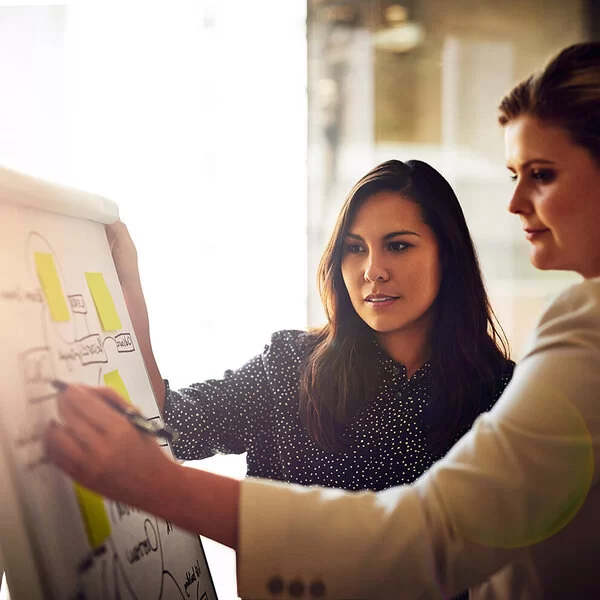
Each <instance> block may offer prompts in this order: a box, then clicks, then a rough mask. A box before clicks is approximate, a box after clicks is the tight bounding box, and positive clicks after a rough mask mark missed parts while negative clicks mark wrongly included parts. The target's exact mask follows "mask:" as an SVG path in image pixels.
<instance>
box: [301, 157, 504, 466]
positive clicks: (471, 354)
mask: <svg viewBox="0 0 600 600" xmlns="http://www.w3.org/2000/svg"><path fill="white" fill-rule="evenodd" d="M383 191H386V192H398V193H400V194H402V196H404V197H405V198H407V199H409V200H412V201H413V202H415V203H416V204H418V205H419V207H420V210H421V214H422V218H423V220H424V222H425V223H426V224H427V225H428V226H429V227H430V228H431V230H432V231H433V233H434V235H435V237H436V239H437V242H438V248H439V257H440V267H441V282H440V288H439V292H438V296H437V298H436V300H435V302H434V323H433V326H432V331H431V349H432V354H431V358H430V363H431V368H432V406H433V407H434V410H433V411H432V413H431V416H432V419H431V427H430V430H429V432H428V435H429V442H430V446H431V450H432V451H433V452H434V453H436V454H437V453H441V452H443V451H444V450H446V449H447V448H448V447H449V446H450V445H451V444H452V443H453V441H454V440H455V438H456V437H457V435H459V434H460V433H462V432H463V431H464V430H465V429H467V428H468V427H469V426H470V425H471V424H472V422H473V420H474V419H475V418H476V417H477V415H479V414H480V413H481V412H482V411H483V410H485V409H486V408H487V407H488V406H489V404H490V400H491V395H492V394H493V392H494V388H495V385H496V383H497V380H498V377H499V376H500V374H501V373H502V372H503V371H504V369H505V368H506V365H507V357H508V344H507V342H506V338H505V336H504V333H503V332H502V330H501V328H500V326H499V325H498V324H497V321H496V318H495V315H494V313H493V311H492V309H491V306H490V303H489V300H488V297H487V294H486V291H485V288H484V285H483V281H482V277H481V272H480V269H479V263H478V260H477V256H476V253H475V248H474V246H473V242H472V240H471V236H470V235H469V230H468V228H467V224H466V222H465V218H464V215H463V212H462V210H461V208H460V205H459V203H458V199H457V198H456V195H455V194H454V192H453V190H452V188H451V187H450V185H449V184H448V182H447V181H446V180H445V179H444V178H443V177H442V175H440V173H438V172H437V171H436V170H435V169H434V168H433V167H431V166H429V165H428V164H427V163H424V162H421V161H418V160H410V161H408V162H405V163H403V162H400V161H398V160H390V161H387V162H384V163H382V164H380V165H379V166H377V167H375V168H374V169H372V170H371V171H369V172H368V173H367V174H366V175H365V176H364V177H362V178H361V179H360V180H359V181H358V183H357V184H356V185H355V186H354V187H353V188H352V190H351V191H350V193H349V195H348V197H347V198H346V201H345V202H344V204H343V206H342V209H341V211H340V213H339V216H338V219H337V222H336V224H335V227H334V230H333V233H332V235H331V238H330V240H329V243H328V244H327V247H326V249H325V252H324V253H323V256H322V258H321V262H320V265H319V270H318V283H319V292H320V294H321V299H322V302H323V306H324V308H325V314H326V316H327V324H326V325H325V326H324V327H323V328H321V329H319V330H317V331H315V332H314V338H313V344H312V346H311V348H310V351H309V353H308V355H307V359H306V362H305V364H304V368H303V371H302V375H301V381H300V409H299V410H300V418H301V420H302V422H303V423H304V425H305V427H306V429H307V431H308V433H309V435H310V437H311V438H312V439H313V440H314V441H315V442H317V443H318V444H319V445H320V446H321V447H323V448H325V449H327V450H331V451H341V450H344V449H346V448H347V445H346V443H345V441H344V437H343V432H344V430H345V427H346V426H347V424H348V423H349V422H350V421H351V420H352V418H353V417H354V416H356V415H357V414H358V412H360V410H361V409H362V408H363V407H364V406H366V405H367V404H368V403H369V402H371V401H372V400H374V399H375V397H376V395H377V392H378V389H379V373H378V359H377V352H376V346H375V344H374V339H375V333H374V331H373V330H372V329H371V328H370V327H369V326H368V325H367V324H366V323H365V322H364V321H363V320H362V319H361V318H360V317H359V316H358V314H357V313H356V311H355V310H354V308H353V306H352V303H351V301H350V297H349V295H348V291H347V289H346V286H345V284H344V281H343V278H342V270H341V262H342V257H343V244H344V239H345V237H346V235H347V233H348V230H349V228H350V226H351V225H352V222H353V220H354V217H355V215H356V212H357V210H358V209H359V208H360V206H362V205H363V204H364V202H366V201H367V200H368V199H369V198H370V197H371V196H373V195H374V194H377V193H379V192H383Z"/></svg>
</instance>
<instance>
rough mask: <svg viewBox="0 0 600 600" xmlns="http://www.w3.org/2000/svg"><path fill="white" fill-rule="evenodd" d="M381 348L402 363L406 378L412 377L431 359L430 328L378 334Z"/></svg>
mask: <svg viewBox="0 0 600 600" xmlns="http://www.w3.org/2000/svg"><path fill="white" fill-rule="evenodd" d="M376 337H377V341H378V342H379V344H380V346H381V347H382V348H383V349H384V350H385V351H386V352H387V353H388V354H389V356H390V357H391V358H392V359H393V360H394V361H395V362H399V363H402V364H403V365H404V368H405V369H406V377H408V378H410V377H412V376H413V375H414V374H415V373H416V372H417V371H418V370H419V369H420V368H421V367H422V366H423V365H424V364H425V363H426V362H427V360H428V359H429V357H430V355H431V348H430V344H429V328H414V329H412V328H411V329H409V330H403V331H392V332H389V333H377V334H376Z"/></svg>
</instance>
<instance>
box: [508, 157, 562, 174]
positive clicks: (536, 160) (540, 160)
mask: <svg viewBox="0 0 600 600" xmlns="http://www.w3.org/2000/svg"><path fill="white" fill-rule="evenodd" d="M533 163H542V164H543V165H553V164H555V162H554V161H553V160H547V159H545V158H532V159H530V160H527V161H525V162H524V163H523V164H522V165H521V169H526V168H527V167H529V166H530V165H532V164H533ZM506 168H507V169H509V170H510V171H514V170H515V168H514V167H513V166H512V165H509V164H507V165H506Z"/></svg>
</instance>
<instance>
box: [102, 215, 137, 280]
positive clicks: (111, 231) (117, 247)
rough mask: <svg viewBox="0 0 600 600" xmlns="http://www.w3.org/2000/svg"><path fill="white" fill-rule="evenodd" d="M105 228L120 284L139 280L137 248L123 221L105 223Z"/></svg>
mask: <svg viewBox="0 0 600 600" xmlns="http://www.w3.org/2000/svg"><path fill="white" fill-rule="evenodd" d="M105 230H106V238H107V239H108V245H109V247H110V251H111V254H112V257H113V261H114V263H115V267H116V268H117V274H118V276H119V280H120V281H121V284H126V283H128V282H130V281H136V282H137V281H139V273H138V266H137V263H138V260H137V250H136V249H135V244H134V243H133V240H132V239H131V236H130V235H129V231H127V227H126V225H125V223H123V222H122V221H116V222H115V223H112V224H111V225H106V226H105Z"/></svg>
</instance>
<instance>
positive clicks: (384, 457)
mask: <svg viewBox="0 0 600 600" xmlns="http://www.w3.org/2000/svg"><path fill="white" fill-rule="evenodd" d="M306 339H307V334H306V333H304V332H300V331H280V332H277V333H275V334H273V336H272V338H271V342H270V344H268V345H267V346H265V348H264V351H263V353H262V354H260V355H258V356H256V357H254V358H253V359H251V360H250V361H249V362H247V363H246V364H245V365H244V366H242V367H241V368H239V369H237V370H235V371H226V373H225V375H224V377H223V379H220V380H209V381H205V382H203V383H196V384H193V385H191V386H190V387H187V388H183V389H181V390H178V391H174V390H171V389H170V388H169V386H168V382H166V383H167V395H166V399H165V420H166V421H167V422H168V423H169V424H170V425H172V426H173V427H174V428H175V429H177V431H179V433H180V434H181V435H180V438H179V441H178V442H177V444H175V445H174V447H173V450H174V452H175V454H176V456H177V458H179V459H182V460H195V459H201V458H206V457H208V456H212V455H213V454H217V453H225V454H240V453H242V452H247V453H248V454H247V462H248V475H249V476H252V477H264V478H268V479H274V480H279V481H287V482H291V483H299V484H303V485H321V486H328V487H336V488H343V489H347V490H362V489H370V490H382V489H385V488H388V487H391V486H394V485H399V484H407V483H411V482H412V481H414V480H415V479H416V478H418V477H419V476H420V475H421V474H422V473H423V472H424V471H425V470H427V468H428V467H430V466H431V465H432V464H433V462H435V458H434V457H433V456H432V455H431V453H430V452H429V450H428V448H427V443H426V438H425V429H424V427H423V411H424V408H425V407H426V405H427V403H428V402H429V400H430V390H431V369H430V366H429V364H425V365H424V366H423V367H421V369H419V370H418V371H417V372H416V373H415V374H414V375H413V376H412V377H411V378H410V380H409V379H407V377H406V369H405V368H404V366H403V365H402V364H400V363H396V362H394V361H393V360H392V359H391V358H390V357H389V356H387V355H386V354H385V353H384V352H383V351H380V352H379V360H380V362H381V365H380V366H381V373H382V374H383V375H382V381H381V384H380V389H379V393H378V395H377V397H376V399H375V400H374V401H372V402H371V403H370V404H368V405H367V406H366V407H364V408H363V410H362V411H361V412H360V413H359V414H358V415H357V416H356V417H355V418H354V420H353V421H352V422H351V424H350V425H349V426H348V430H347V436H348V439H349V440H350V442H351V445H350V447H349V450H348V451H347V452H341V453H340V452H336V453H333V452H328V451H325V450H323V449H321V448H320V447H319V446H318V445H317V444H315V443H314V442H313V441H312V440H311V439H310V438H309V437H308V434H307V433H306V431H305V429H304V426H303V425H302V423H301V421H300V418H299V416H298V390H299V382H300V378H299V373H300V367H301V364H302V361H303V359H304V357H305V354H306V349H307V344H306ZM507 373H508V374H507V375H506V376H505V377H504V379H502V381H500V382H499V384H498V385H497V386H496V387H497V396H499V395H500V394H501V393H502V390H503V389H504V387H505V386H506V384H507V383H508V380H509V379H510V376H511V374H512V369H508V371H507ZM497 396H496V397H495V398H491V399H490V408H491V406H492V405H493V404H494V402H495V401H496V399H497Z"/></svg>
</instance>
